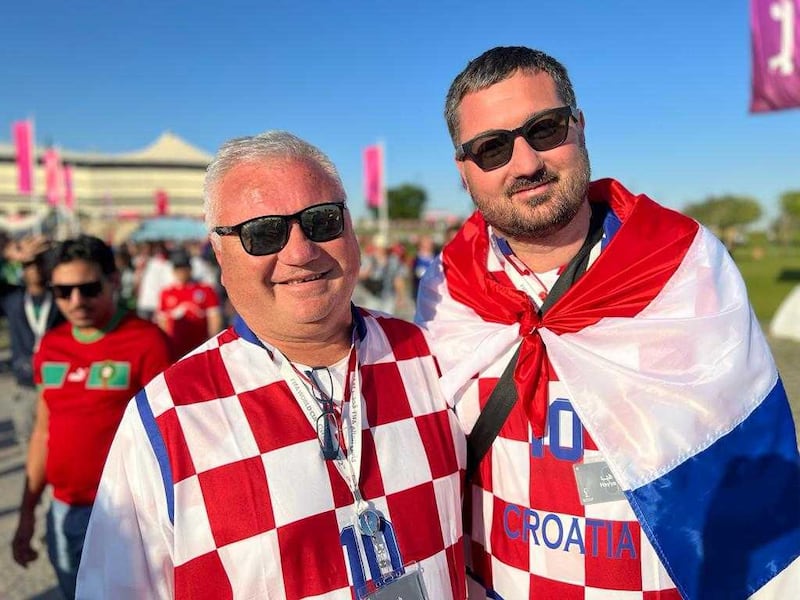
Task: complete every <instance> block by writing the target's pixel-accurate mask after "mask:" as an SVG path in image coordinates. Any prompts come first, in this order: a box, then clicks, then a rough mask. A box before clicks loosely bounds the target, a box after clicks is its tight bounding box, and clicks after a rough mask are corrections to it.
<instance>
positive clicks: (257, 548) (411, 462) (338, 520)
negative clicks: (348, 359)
mask: <svg viewBox="0 0 800 600" xmlns="http://www.w3.org/2000/svg"><path fill="white" fill-rule="evenodd" d="M357 322H358V326H359V328H360V331H361V332H362V333H364V335H363V337H362V341H361V343H360V345H359V346H358V360H359V364H360V373H361V382H362V383H361V388H362V398H361V402H362V411H363V414H364V419H363V425H362V438H363V450H362V460H361V465H362V466H361V477H360V490H361V493H362V495H363V497H364V498H365V499H366V500H368V501H369V502H370V503H372V504H373V505H374V506H375V507H376V508H377V509H378V510H379V511H380V512H381V513H382V515H383V517H384V521H383V522H382V527H383V533H384V538H385V539H386V540H387V545H388V550H389V555H390V557H391V561H392V566H393V567H395V568H403V566H405V565H409V564H410V563H416V564H417V565H418V566H419V567H420V568H421V570H422V576H423V579H424V582H425V586H426V588H427V591H428V594H429V596H430V598H437V599H438V598H464V597H465V596H466V584H465V576H464V571H465V565H464V560H463V548H464V544H463V535H462V525H461V523H462V521H461V493H462V485H461V477H462V475H463V468H464V461H465V448H464V442H463V434H462V433H461V431H460V428H459V426H458V423H457V421H456V418H455V416H454V415H453V413H452V410H451V409H450V407H448V405H447V402H446V400H445V398H444V396H443V394H442V393H441V390H440V387H439V381H438V369H437V366H436V364H435V361H434V359H433V357H432V356H431V354H430V352H429V350H428V346H427V344H426V342H425V339H424V337H423V335H422V333H421V331H420V330H419V329H418V328H417V327H416V326H414V325H412V324H409V323H406V322H403V321H400V320H397V319H393V318H384V317H376V316H373V315H371V314H370V313H366V312H361V313H359V314H358V315H357ZM353 519H354V509H353V496H352V494H351V492H350V491H349V489H348V487H347V484H346V482H345V480H344V479H343V478H342V477H341V475H340V474H339V472H338V471H337V469H336V467H335V465H334V464H333V462H330V461H329V462H326V461H324V460H323V459H322V457H321V454H320V448H319V443H318V439H317V435H316V432H315V430H314V428H313V427H312V426H311V424H310V423H309V421H308V419H307V417H306V415H305V414H304V413H303V411H302V409H301V408H300V406H299V405H298V402H297V401H296V400H295V398H294V396H293V395H292V393H291V391H290V389H289V387H288V386H287V384H286V382H285V381H284V380H283V379H282V377H281V375H280V372H279V370H278V368H277V366H276V365H275V363H274V362H273V361H272V360H271V358H270V356H269V353H268V352H267V350H266V349H265V348H264V347H263V346H262V345H261V344H260V343H259V342H258V340H257V339H256V338H255V336H254V335H253V334H252V332H250V331H249V330H247V328H246V326H241V327H240V326H237V329H233V328H231V329H228V330H226V331H224V332H222V333H221V334H219V335H218V336H216V337H215V338H212V339H211V340H209V341H208V342H206V343H205V344H204V345H202V346H201V347H199V348H198V349H197V350H196V351H194V352H192V353H191V354H190V355H188V356H187V357H185V358H183V359H182V360H181V361H180V362H178V363H176V364H175V365H174V366H173V367H171V368H170V369H168V370H167V371H166V372H165V373H164V374H163V375H161V376H159V377H157V378H156V379H155V380H154V381H153V382H151V383H150V384H149V385H148V386H147V387H146V388H145V389H144V390H143V391H142V392H140V393H139V394H138V395H137V396H136V398H135V399H134V401H133V402H131V404H130V405H129V406H128V409H127V411H126V414H125V417H124V418H123V421H122V424H121V426H120V429H119V432H118V434H117V437H116V439H115V441H114V444H113V446H112V449H111V453H110V455H109V459H108V462H107V464H106V468H105V471H104V473H103V479H102V481H101V485H100V491H99V493H98V497H97V501H96V503H95V506H94V510H93V513H92V519H91V522H90V525H89V530H88V532H87V536H86V543H85V545H84V550H83V557H82V561H81V568H80V574H79V581H78V594H79V596H80V597H86V598H172V597H174V598H179V599H180V598H214V599H223V598H289V599H293V598H326V599H343V600H344V599H350V598H353V597H355V592H354V590H355V588H356V587H357V586H359V585H362V584H363V583H364V582H369V581H372V580H374V578H375V574H376V564H375V548H374V546H373V544H372V542H371V538H369V537H367V536H363V535H362V534H360V532H359V531H358V530H357V529H355V528H354V527H353ZM357 536H358V543H355V542H356V537H357Z"/></svg>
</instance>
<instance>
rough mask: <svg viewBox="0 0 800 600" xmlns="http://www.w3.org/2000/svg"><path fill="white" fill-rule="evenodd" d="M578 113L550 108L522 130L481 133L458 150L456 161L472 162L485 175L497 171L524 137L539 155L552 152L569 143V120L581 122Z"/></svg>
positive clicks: (496, 130)
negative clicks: (517, 142)
mask: <svg viewBox="0 0 800 600" xmlns="http://www.w3.org/2000/svg"><path fill="white" fill-rule="evenodd" d="M578 115H579V111H578V109H577V108H574V107H572V106H561V107H559V108H551V109H550V110H546V111H543V112H540V113H539V114H537V115H534V116H533V117H532V118H530V119H529V120H528V121H526V122H525V123H524V124H523V125H522V126H521V127H518V128H517V129H513V130H511V131H509V130H508V129H493V130H491V131H487V132H485V133H482V134H480V135H478V136H476V137H474V138H472V139H471V140H469V141H468V142H464V143H463V144H461V145H460V146H458V147H457V148H456V160H466V159H467V158H469V159H471V160H472V162H474V163H475V164H476V165H478V167H480V168H481V169H482V170H484V171H491V170H493V169H498V168H500V167H502V166H503V165H505V164H508V161H510V160H511V155H512V154H513V153H514V140H516V139H517V137H519V136H522V137H523V138H525V141H526V142H528V145H529V146H530V147H531V148H533V149H534V150H536V151H537V152H544V151H545V150H552V149H553V148H555V147H556V146H560V145H561V144H563V143H564V140H566V139H567V134H568V133H569V119H570V117H572V118H573V119H574V120H575V122H576V123H577V122H578Z"/></svg>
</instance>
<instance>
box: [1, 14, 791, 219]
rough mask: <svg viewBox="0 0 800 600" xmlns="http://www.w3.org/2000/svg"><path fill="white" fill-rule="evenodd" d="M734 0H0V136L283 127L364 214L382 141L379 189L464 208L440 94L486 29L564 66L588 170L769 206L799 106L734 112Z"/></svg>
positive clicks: (741, 53) (739, 39)
mask: <svg viewBox="0 0 800 600" xmlns="http://www.w3.org/2000/svg"><path fill="white" fill-rule="evenodd" d="M748 6H749V3H748V2H747V0H702V1H699V0H671V1H670V2H641V1H634V0H630V1H621V0H618V1H615V0H608V1H603V2H599V1H590V0H585V1H577V0H546V1H542V0H528V1H526V2H522V1H518V2H506V1H503V0H491V1H484V2H469V1H467V0H462V1H459V2H451V1H449V0H448V1H439V0H427V1H419V0H413V1H409V0H406V1H403V2H385V1H383V0H371V1H369V2H366V1H364V2H362V1H357V2H356V1H349V0H339V1H335V0H327V1H323V0H315V1H313V2H311V1H310V2H303V1H301V0H294V1H289V0H261V1H259V2H246V3H245V2H238V1H226V2H209V3H204V2H174V1H170V0H162V1H159V2H155V1H150V2H142V1H140V2H134V1H132V0H113V1H105V2H99V1H97V2H86V1H80V0H75V1H72V2H64V1H55V0H46V1H41V2H5V3H3V8H2V10H1V11H0V56H1V57H2V58H1V59H0V90H2V91H1V92H0V128H3V129H0V139H3V140H9V138H10V125H11V122H12V121H13V120H15V119H19V118H24V117H26V116H29V115H33V116H34V117H35V119H36V133H37V141H38V142H39V143H42V142H45V141H52V142H53V143H56V144H58V145H60V146H62V147H64V148H68V149H70V150H87V151H88V150H93V151H101V152H108V153H116V152H128V151H132V150H137V149H140V148H142V147H144V146H146V145H148V144H149V143H151V142H152V141H153V140H155V139H156V138H157V137H158V135H159V134H160V133H161V132H162V131H164V130H167V129H169V130H171V131H173V132H174V133H176V134H178V135H180V136H181V137H183V138H184V139H186V140H187V141H188V142H190V143H192V144H194V145H196V146H198V147H200V148H202V149H204V150H206V151H207V152H209V153H213V152H214V151H215V150H216V149H217V147H218V146H219V145H220V144H221V143H222V142H223V141H225V140H226V139H228V138H231V137H235V136H240V135H248V134H254V133H258V132H261V131H264V130H267V129H287V130H289V131H292V132H294V133H296V134H298V135H300V136H301V137H304V138H306V139H308V140H309V141H311V142H313V143H315V144H317V145H318V146H320V147H321V148H322V149H323V150H324V151H326V152H327V153H328V154H329V155H330V156H331V158H332V159H333V160H334V162H335V163H336V164H337V165H338V167H339V169H340V171H341V174H342V177H343V179H344V183H345V186H346V188H347V192H348V195H349V197H350V201H351V206H352V208H353V210H354V212H355V214H356V215H359V214H363V213H364V209H363V205H364V201H363V191H362V183H361V181H362V175H361V152H362V149H363V148H364V147H365V146H367V145H368V144H371V143H373V142H375V141H378V140H382V141H383V142H384V144H385V146H386V149H387V170H388V185H389V186H394V185H398V184H400V183H405V182H411V183H415V184H419V185H422V186H423V187H425V188H426V189H427V190H428V193H429V202H428V208H430V209H437V210H447V211H450V212H454V213H457V214H461V215H466V214H468V213H469V212H470V211H471V208H472V205H471V201H470V199H469V197H468V196H467V195H466V193H465V192H464V191H462V190H461V186H460V183H459V179H458V176H457V173H456V169H455V167H454V165H453V163H452V154H453V150H452V146H451V144H450V141H449V137H448V134H447V128H446V126H445V123H444V119H443V117H442V106H443V102H444V96H445V93H446V91H447V88H448V86H449V84H450V82H451V81H452V79H453V77H454V76H455V75H456V74H457V73H458V72H459V71H460V70H461V69H462V68H463V67H464V66H465V65H466V63H467V61H468V60H470V59H471V58H474V57H475V56H477V55H478V54H480V53H481V52H483V51H484V50H486V49H488V48H490V47H492V46H496V45H527V46H531V47H535V48H539V49H542V50H544V51H546V52H548V53H550V54H553V55H554V56H555V57H556V58H558V59H559V60H561V61H562V62H563V63H564V64H565V65H566V66H567V68H568V69H569V71H570V75H571V77H572V80H573V84H574V86H575V89H576V92H577V97H578V104H579V106H580V107H581V108H582V109H583V110H584V113H585V115H586V119H587V143H588V146H589V152H590V156H591V159H592V167H593V176H594V177H611V176H613V177H616V178H618V179H620V180H621V181H622V182H623V183H624V184H625V185H627V186H628V187H629V188H631V189H632V190H633V191H635V192H641V193H646V194H648V195H650V196H651V197H653V198H654V199H657V200H659V201H660V202H662V203H664V204H666V205H668V206H672V207H675V208H681V207H683V206H684V205H685V204H687V203H688V202H693V201H699V200H702V199H703V198H705V197H706V196H708V195H712V194H713V195H718V194H725V193H736V194H747V195H752V196H754V197H756V198H757V199H758V200H759V201H760V202H761V204H762V206H763V207H764V208H765V210H766V211H767V214H768V216H770V217H771V216H774V215H775V214H776V211H777V203H778V196H779V195H780V193H781V192H783V191H786V190H788V189H798V188H800V152H799V151H798V150H800V110H798V109H794V110H789V111H781V112H776V113H770V114H766V115H763V114H762V115H749V114H748V105H749V93H750V90H749V86H750V41H749V36H750V33H749V8H748Z"/></svg>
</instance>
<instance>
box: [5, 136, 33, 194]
mask: <svg viewBox="0 0 800 600" xmlns="http://www.w3.org/2000/svg"><path fill="white" fill-rule="evenodd" d="M11 129H12V132H13V138H14V145H15V146H16V149H17V191H18V192H19V193H20V194H28V195H30V194H32V193H33V153H34V150H33V123H31V122H30V121H16V122H15V123H13V125H12V127H11Z"/></svg>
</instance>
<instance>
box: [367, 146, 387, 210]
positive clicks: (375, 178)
mask: <svg viewBox="0 0 800 600" xmlns="http://www.w3.org/2000/svg"><path fill="white" fill-rule="evenodd" d="M364 195H365V196H366V198H367V206H368V207H369V208H378V207H379V206H380V205H381V204H382V203H383V164H382V160H381V146H380V144H375V145H373V146H368V147H367V148H365V149H364Z"/></svg>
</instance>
